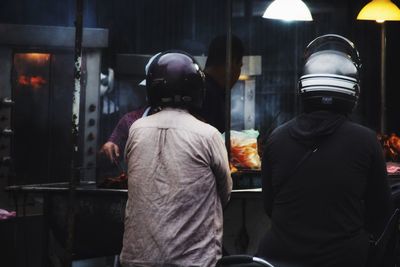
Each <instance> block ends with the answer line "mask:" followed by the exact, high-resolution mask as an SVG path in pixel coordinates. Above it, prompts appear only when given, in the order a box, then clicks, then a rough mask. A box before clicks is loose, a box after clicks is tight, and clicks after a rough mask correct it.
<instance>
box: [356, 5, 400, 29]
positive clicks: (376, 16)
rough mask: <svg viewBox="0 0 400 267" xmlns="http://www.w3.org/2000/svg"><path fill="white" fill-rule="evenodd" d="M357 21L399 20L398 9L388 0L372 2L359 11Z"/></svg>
mask: <svg viewBox="0 0 400 267" xmlns="http://www.w3.org/2000/svg"><path fill="white" fill-rule="evenodd" d="M357 19H358V20H376V21H377V22H380V23H381V22H384V21H386V20H400V9H399V8H398V7H397V6H396V5H395V4H394V3H392V1H390V0H373V1H371V2H369V3H368V4H367V5H365V6H364V7H363V9H361V11H360V13H358V16H357Z"/></svg>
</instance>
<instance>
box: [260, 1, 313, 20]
mask: <svg viewBox="0 0 400 267" xmlns="http://www.w3.org/2000/svg"><path fill="white" fill-rule="evenodd" d="M262 17H263V18H267V19H280V20H285V21H296V20H297V21H311V20H313V18H312V16H311V12H310V10H309V9H308V7H307V5H306V4H304V3H303V1H301V0H275V1H273V2H272V3H271V4H270V5H269V6H268V7H267V9H265V12H264V15H263V16H262Z"/></svg>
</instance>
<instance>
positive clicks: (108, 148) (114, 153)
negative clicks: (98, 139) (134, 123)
mask: <svg viewBox="0 0 400 267" xmlns="http://www.w3.org/2000/svg"><path fill="white" fill-rule="evenodd" d="M130 125H131V123H129V117H128V114H125V115H124V116H123V117H122V118H121V119H120V120H119V122H118V124H117V126H116V127H115V128H114V130H113V132H112V134H111V136H110V138H108V141H107V142H106V143H105V144H104V145H103V146H102V148H101V150H100V152H101V153H104V154H105V155H106V156H107V158H108V159H110V161H111V162H113V161H114V159H115V158H119V156H120V154H121V149H123V148H124V147H125V144H126V140H127V139H128V134H129V127H130Z"/></svg>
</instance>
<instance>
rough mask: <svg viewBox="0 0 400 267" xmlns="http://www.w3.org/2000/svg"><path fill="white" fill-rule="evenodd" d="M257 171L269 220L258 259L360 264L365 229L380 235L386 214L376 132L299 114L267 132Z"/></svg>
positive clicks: (340, 119) (338, 118)
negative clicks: (271, 131)
mask: <svg viewBox="0 0 400 267" xmlns="http://www.w3.org/2000/svg"><path fill="white" fill-rule="evenodd" d="M312 151H315V152H312ZM306 154H308V157H307V158H305V155H306ZM302 160H303V161H302ZM300 161H302V163H301V164H300V166H298V167H297V169H296V170H295V171H294V168H295V167H296V165H297V164H298V163H299V162H300ZM262 173H263V196H264V201H265V203H264V204H265V210H266V213H267V214H268V216H269V217H270V218H271V221H272V225H271V229H270V231H269V232H268V233H267V235H266V236H265V237H264V239H263V241H262V242H261V244H260V247H259V255H260V256H263V257H265V258H266V259H270V260H275V261H277V262H281V263H282V262H285V263H288V262H289V263H290V262H291V263H292V265H290V264H289V265H287V266H319V267H321V266H353V267H354V266H364V264H365V261H366V257H367V250H368V236H369V234H373V235H375V236H377V235H378V234H379V233H381V232H382V231H383V228H384V225H385V224H386V222H387V220H388V218H389V217H390V214H391V199H390V191H389V186H388V181H387V175H386V165H385V161H384V159H383V154H382V150H381V147H380V144H379V143H378V141H377V138H376V134H375V133H374V132H373V131H371V130H369V129H367V128H365V127H363V126H361V125H358V124H355V123H353V122H351V121H349V120H348V119H347V117H346V116H344V115H340V114H335V113H330V112H327V111H319V112H313V113H309V114H302V115H300V116H299V117H297V118H295V119H293V120H291V121H289V122H288V123H286V124H284V125H282V126H281V127H279V128H277V129H276V130H275V131H274V132H273V133H272V134H271V136H270V137H269V139H268V141H267V143H266V147H265V151H264V153H263V160H262ZM293 263H294V265H293ZM278 266H285V265H278Z"/></svg>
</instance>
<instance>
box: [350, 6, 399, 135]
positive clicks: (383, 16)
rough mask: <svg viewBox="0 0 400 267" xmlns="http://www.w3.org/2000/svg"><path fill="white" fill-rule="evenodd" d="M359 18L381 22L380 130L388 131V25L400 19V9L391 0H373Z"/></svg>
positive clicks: (382, 131)
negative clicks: (386, 23)
mask: <svg viewBox="0 0 400 267" xmlns="http://www.w3.org/2000/svg"><path fill="white" fill-rule="evenodd" d="M357 19H358V20H375V21H376V22H378V23H380V24H381V69H380V74H381V77H380V79H381V81H380V132H381V134H385V133H386V25H385V21H387V20H400V9H399V8H398V7H397V6H396V5H395V4H394V3H392V1H390V0H372V1H371V2H369V3H368V4H367V5H365V6H364V7H363V8H362V9H361V11H360V13H358V16H357Z"/></svg>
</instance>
